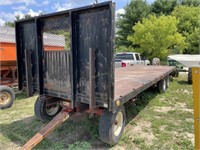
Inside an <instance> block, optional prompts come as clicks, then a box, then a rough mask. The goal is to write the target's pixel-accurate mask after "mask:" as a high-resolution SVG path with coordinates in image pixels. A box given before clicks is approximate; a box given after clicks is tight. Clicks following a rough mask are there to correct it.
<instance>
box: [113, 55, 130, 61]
mask: <svg viewBox="0 0 200 150" xmlns="http://www.w3.org/2000/svg"><path fill="white" fill-rule="evenodd" d="M115 59H132V60H133V59H134V58H133V54H117V55H116V56H115Z"/></svg>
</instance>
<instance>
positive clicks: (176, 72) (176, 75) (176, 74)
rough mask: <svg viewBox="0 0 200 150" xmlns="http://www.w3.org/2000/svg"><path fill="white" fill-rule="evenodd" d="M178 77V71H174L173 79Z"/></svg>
mask: <svg viewBox="0 0 200 150" xmlns="http://www.w3.org/2000/svg"><path fill="white" fill-rule="evenodd" d="M178 76H179V71H178V70H176V71H175V73H174V77H176V78H177V77H178Z"/></svg>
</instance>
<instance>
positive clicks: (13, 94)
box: [0, 85, 15, 109]
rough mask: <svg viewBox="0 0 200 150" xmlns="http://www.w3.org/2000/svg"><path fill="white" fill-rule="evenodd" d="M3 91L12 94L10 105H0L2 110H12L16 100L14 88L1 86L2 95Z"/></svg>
mask: <svg viewBox="0 0 200 150" xmlns="http://www.w3.org/2000/svg"><path fill="white" fill-rule="evenodd" d="M1 91H6V92H8V93H9V94H10V96H11V99H10V101H9V102H8V103H6V104H4V105H0V109H6V108H10V107H11V106H12V104H13V102H14V100H15V92H14V91H13V89H12V88H10V87H8V86H4V85H1V86H0V93H1Z"/></svg>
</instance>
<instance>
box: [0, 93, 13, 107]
mask: <svg viewBox="0 0 200 150" xmlns="http://www.w3.org/2000/svg"><path fill="white" fill-rule="evenodd" d="M10 100H11V95H10V94H9V93H8V92H6V91H1V93H0V104H1V105H5V104H7V103H8V102H9V101H10Z"/></svg>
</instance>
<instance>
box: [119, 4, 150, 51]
mask: <svg viewBox="0 0 200 150" xmlns="http://www.w3.org/2000/svg"><path fill="white" fill-rule="evenodd" d="M124 9H125V14H120V15H119V16H118V18H117V23H116V28H117V34H116V46H117V47H119V46H125V47H129V46H130V45H131V42H130V41H128V40H127V37H128V36H129V35H132V34H133V30H132V27H133V26H134V25H135V24H136V23H137V22H138V21H140V20H142V18H144V17H146V16H147V15H148V14H149V13H150V6H149V5H148V4H147V2H146V1H144V0H131V2H130V4H128V5H127V6H125V8H124Z"/></svg>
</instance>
